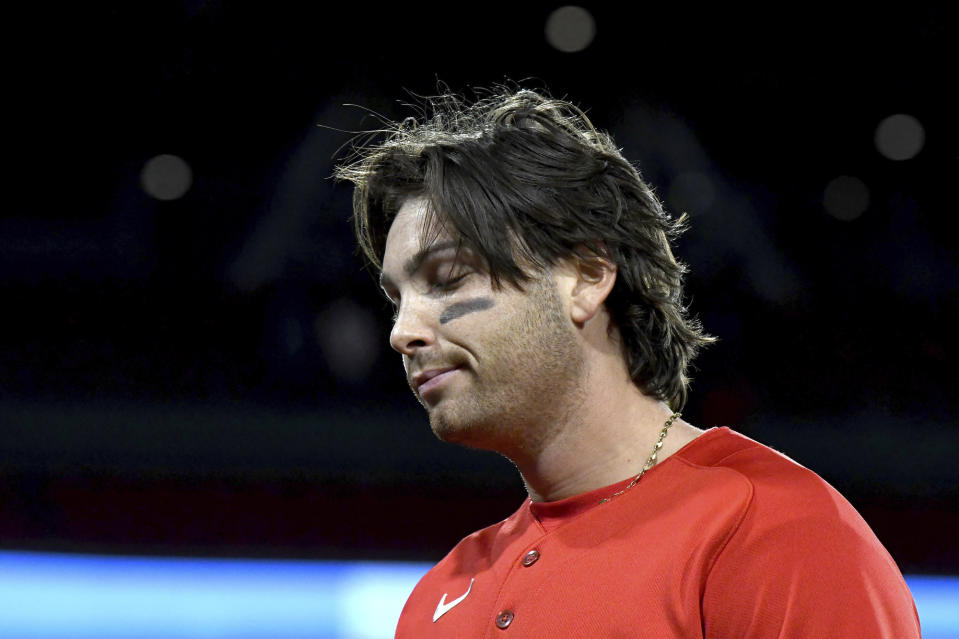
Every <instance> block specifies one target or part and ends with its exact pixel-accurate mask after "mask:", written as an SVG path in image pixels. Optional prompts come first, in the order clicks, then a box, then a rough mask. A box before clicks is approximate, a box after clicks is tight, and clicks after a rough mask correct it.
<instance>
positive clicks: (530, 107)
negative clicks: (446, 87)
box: [335, 90, 715, 410]
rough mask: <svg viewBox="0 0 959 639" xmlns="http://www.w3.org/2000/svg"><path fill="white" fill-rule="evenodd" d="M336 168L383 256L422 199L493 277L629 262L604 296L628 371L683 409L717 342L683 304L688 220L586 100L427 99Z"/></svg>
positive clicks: (367, 250) (532, 95)
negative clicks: (586, 108) (673, 210)
mask: <svg viewBox="0 0 959 639" xmlns="http://www.w3.org/2000/svg"><path fill="white" fill-rule="evenodd" d="M381 133H382V134H383V137H379V136H374V139H373V140H369V139H368V140H367V141H365V142H364V143H362V144H359V145H357V146H356V148H355V153H354V155H353V156H352V157H350V158H349V159H348V160H347V161H346V162H345V163H344V164H342V165H341V166H339V167H338V168H337V170H336V174H335V175H336V177H337V178H339V179H341V180H346V181H349V182H352V183H353V184H354V186H355V189H354V192H353V213H354V216H353V223H354V229H355V232H356V237H357V240H358V242H359V246H360V248H361V250H362V251H363V253H364V254H365V256H366V257H367V258H368V259H369V261H370V262H371V263H372V265H373V266H374V267H375V268H376V269H377V270H379V269H381V268H382V259H383V253H384V250H385V245H386V236H387V233H388V232H389V228H390V225H391V224H392V221H393V218H394V217H395V216H396V214H397V212H398V210H399V208H400V206H402V204H403V202H404V201H405V200H407V199H408V198H411V197H424V198H425V199H426V200H427V201H428V202H429V204H430V207H429V208H430V211H431V216H432V217H431V218H430V219H428V220H427V222H426V224H427V226H432V227H435V226H436V225H435V224H433V222H435V221H436V219H439V220H440V221H441V226H443V227H445V228H447V229H448V230H449V231H451V232H454V231H455V232H454V233H453V235H454V237H458V239H459V241H460V242H462V243H463V245H465V246H468V247H469V248H470V249H472V250H473V251H476V252H477V253H478V254H479V255H481V256H482V257H483V258H484V259H485V260H486V261H487V264H488V267H489V271H490V276H491V278H492V281H493V284H494V286H500V285H501V282H502V281H506V282H508V283H509V284H512V285H513V286H515V287H517V288H520V289H522V287H523V283H524V282H526V281H528V280H529V279H530V278H531V277H532V276H533V274H532V273H530V267H532V268H533V270H534V272H535V270H536V269H539V270H542V269H544V268H547V267H549V266H552V265H555V264H556V263H558V262H559V261H561V260H564V259H569V258H575V259H587V260H588V259H590V258H591V257H592V258H595V257H596V256H602V257H604V258H606V259H609V260H610V261H612V262H614V263H615V264H616V265H617V266H618V269H619V273H618V275H617V278H616V283H615V285H614V287H613V290H612V292H611V293H610V295H609V296H608V297H607V299H606V307H607V309H608V311H609V314H610V316H611V317H612V319H613V321H614V322H615V324H616V326H617V327H618V329H619V333H620V335H621V341H622V350H623V356H624V358H625V360H626V364H627V367H628V369H629V374H630V377H631V378H632V380H633V383H635V384H636V385H637V386H638V387H639V388H640V389H641V390H642V391H643V392H644V393H645V394H647V395H650V396H653V397H656V398H658V399H660V400H663V401H666V402H667V403H669V404H670V406H672V407H673V408H674V409H676V410H678V409H680V408H681V407H682V406H683V405H684V404H685V402H686V396H687V388H688V386H689V378H688V376H687V369H688V368H689V365H690V362H691V361H692V360H693V358H694V357H695V355H696V353H697V352H698V350H699V349H700V348H701V347H702V346H704V345H706V344H708V343H710V342H712V341H714V339H715V338H713V337H711V336H708V335H706V334H705V333H704V332H703V330H702V327H701V326H700V324H699V322H698V321H696V320H695V319H693V318H691V317H690V316H689V315H688V312H687V309H686V307H685V306H684V305H683V285H682V280H683V275H684V273H685V272H686V267H685V265H683V264H682V263H681V262H678V261H677V260H676V259H675V258H674V257H673V253H672V250H671V248H670V241H671V240H673V239H675V238H676V237H677V236H678V235H679V234H680V233H681V232H682V231H683V230H685V225H684V222H685V216H681V217H680V218H679V219H673V218H671V217H670V216H669V215H668V214H667V213H666V212H665V211H664V210H663V207H662V205H661V204H660V202H659V200H658V199H657V198H656V196H655V195H654V194H653V192H652V190H651V189H650V187H649V186H648V185H647V184H646V183H645V182H644V181H643V179H642V178H641V176H640V174H639V171H638V170H637V169H636V167H634V166H633V165H632V164H630V163H629V162H628V161H627V160H626V159H625V158H624V157H623V155H622V154H621V153H620V151H619V150H618V149H617V148H616V146H615V145H614V143H613V140H612V138H610V136H609V135H608V134H606V133H604V132H601V131H598V130H597V129H596V128H595V127H594V126H593V124H592V123H591V122H590V121H589V119H588V118H587V117H586V115H585V114H584V113H583V112H582V111H581V110H580V109H578V108H576V107H575V106H574V105H572V104H570V103H569V102H567V101H564V100H558V99H554V98H550V97H546V96H543V95H541V94H540V93H537V92H534V91H530V90H519V91H516V92H511V91H503V92H494V93H491V94H488V95H486V96H485V97H482V98H481V99H479V100H477V101H475V102H472V103H467V102H466V101H464V100H463V99H461V98H459V97H457V96H454V95H449V94H447V95H443V96H439V97H434V98H429V99H427V100H426V101H425V105H424V108H423V113H422V117H420V118H419V119H417V118H407V119H406V120H403V121H402V122H397V123H389V125H388V127H387V128H386V129H385V130H384V131H382V132H381Z"/></svg>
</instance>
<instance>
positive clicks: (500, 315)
mask: <svg viewBox="0 0 959 639" xmlns="http://www.w3.org/2000/svg"><path fill="white" fill-rule="evenodd" d="M425 215H426V207H425V201H424V200H422V199H419V198H415V199H410V200H407V201H406V202H405V203H404V204H403V206H402V207H401V208H400V210H399V212H398V214H397V216H396V219H395V220H394V221H393V225H392V226H391V227H390V232H389V235H388V236H387V241H386V251H385V253H384V256H383V274H382V277H381V283H382V286H383V290H384V291H385V292H386V295H387V296H388V297H389V298H390V299H391V300H392V301H393V303H394V304H395V305H396V307H397V315H396V319H395V323H394V325H393V331H392V332H391V334H390V344H391V345H392V347H393V348H394V349H395V350H397V351H398V352H400V353H401V354H402V355H403V365H404V368H405V369H406V374H407V379H408V381H409V383H410V387H411V388H412V389H413V392H414V393H415V394H416V397H417V399H419V401H420V403H421V404H423V406H424V407H425V408H426V410H427V411H428V412H429V415H430V425H431V426H432V428H433V431H434V432H435V433H436V435H437V436H438V437H440V438H441V439H444V440H447V441H455V442H459V443H462V444H465V445H469V446H474V447H477V448H489V449H493V450H499V451H500V452H504V453H507V452H508V451H509V450H510V449H512V448H515V447H516V446H518V445H519V446H523V447H529V446H531V445H535V444H536V440H540V439H542V438H543V437H546V436H547V435H548V433H547V432H546V431H545V430H544V428H543V427H542V422H543V421H545V420H549V419H551V418H555V417H556V416H555V415H553V413H554V412H555V411H556V409H557V408H558V407H559V406H564V405H566V401H567V399H569V397H570V396H572V395H575V393H576V388H577V386H578V383H579V382H580V381H581V379H580V376H581V375H582V370H583V358H582V352H581V350H580V345H579V343H578V342H577V337H576V335H575V333H574V330H573V325H572V323H571V322H570V321H569V318H568V313H567V312H566V310H565V309H564V305H563V303H562V300H561V299H560V298H559V296H558V294H557V292H556V289H555V286H554V285H553V282H552V280H551V279H550V278H549V276H548V274H543V275H542V277H541V278H538V279H537V280H535V281H533V282H529V283H527V284H526V286H525V290H524V291H519V290H516V289H515V288H514V287H511V286H509V285H505V286H503V287H502V288H500V289H494V288H493V286H492V283H491V281H490V277H489V274H488V272H487V270H486V264H485V262H484V260H483V259H482V258H481V257H480V256H478V255H475V254H474V253H473V252H471V251H470V250H469V249H466V248H463V249H460V250H457V247H456V242H455V240H454V239H453V238H451V237H450V235H449V234H447V233H445V232H443V231H440V232H439V233H438V234H435V235H436V237H435V239H432V238H431V241H430V243H429V244H428V245H426V246H424V233H428V232H429V229H425V228H424V225H423V221H424V216H425ZM431 235H434V234H431ZM431 235H430V236H427V237H431Z"/></svg>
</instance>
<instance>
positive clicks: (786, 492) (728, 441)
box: [676, 428, 865, 527]
mask: <svg viewBox="0 0 959 639" xmlns="http://www.w3.org/2000/svg"><path fill="white" fill-rule="evenodd" d="M676 457H677V458H679V461H681V462H683V463H685V464H688V465H690V466H693V467H697V468H700V469H706V468H709V469H716V470H719V471H720V473H719V474H718V475H719V476H720V477H724V478H725V483H729V484H734V485H736V486H737V488H738V492H739V493H741V494H742V497H743V498H744V499H745V500H746V502H747V503H746V510H747V511H748V514H749V515H751V516H753V517H756V516H761V517H762V518H763V519H764V520H768V521H778V520H782V521H795V520H796V519H804V518H809V517H824V518H826V519H828V520H831V521H834V522H836V523H840V522H843V521H844V522H845V523H846V524H848V525H852V526H854V527H856V526H859V525H860V524H861V525H865V522H863V521H862V518H861V517H859V514H858V513H857V512H856V511H855V509H854V508H853V507H852V505H851V504H850V503H849V502H848V501H847V500H846V499H845V498H844V497H843V496H842V495H840V494H839V492H838V491H836V490H835V489H834V488H833V487H832V486H830V485H829V484H828V483H827V482H826V481H825V480H824V479H822V478H821V477H820V476H819V475H817V474H816V473H814V472H813V471H811V470H809V469H808V468H805V467H804V466H802V465H800V464H798V463H797V462H795V461H793V460H792V459H790V458H789V457H787V456H786V455H783V454H782V453H780V452H778V451H776V450H773V449H772V448H770V447H768V446H765V445H763V444H760V443H759V442H757V441H754V440H752V439H750V438H748V437H746V436H744V435H740V434H739V433H736V432H733V431H731V430H730V429H728V428H717V429H713V430H711V431H708V432H706V433H705V434H704V435H702V436H701V437H700V438H699V439H697V440H695V441H694V442H693V443H692V444H691V445H690V446H687V447H686V448H684V449H682V450H681V451H679V452H678V453H677V454H676ZM722 471H725V472H722ZM720 481H722V480H720ZM850 518H851V519H850Z"/></svg>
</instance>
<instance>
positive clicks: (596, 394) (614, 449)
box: [504, 358, 702, 501]
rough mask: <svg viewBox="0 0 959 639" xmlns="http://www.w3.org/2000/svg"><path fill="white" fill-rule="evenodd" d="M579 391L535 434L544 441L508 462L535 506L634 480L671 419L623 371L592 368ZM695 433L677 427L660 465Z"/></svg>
mask: <svg viewBox="0 0 959 639" xmlns="http://www.w3.org/2000/svg"><path fill="white" fill-rule="evenodd" d="M615 361H617V362H621V360H618V358H616V360H615ZM594 364H595V362H594ZM582 390H583V392H581V393H577V394H576V395H575V397H572V398H568V399H570V403H571V405H569V406H565V407H564V410H562V411H550V416H549V418H548V419H549V421H550V423H548V424H546V423H543V424H540V425H539V428H538V429H536V430H537V431H538V432H540V433H544V432H548V433H549V435H548V436H547V437H545V438H543V439H542V440H541V441H538V442H535V443H534V444H532V445H530V444H529V443H526V445H524V446H523V447H519V448H518V449H514V450H512V451H509V454H508V455H507V456H508V457H510V458H511V459H512V461H513V462H514V463H515V464H516V466H517V468H518V469H519V471H520V473H521V474H522V476H523V481H524V483H525V484H526V489H527V492H528V493H529V496H530V498H531V499H532V500H533V501H555V500H558V499H564V498H566V497H571V496H574V495H579V494H582V493H585V492H589V491H591V490H595V489H597V488H602V487H603V486H609V485H611V484H614V483H616V482H618V481H622V480H624V479H628V478H630V477H635V476H636V475H638V474H639V473H640V471H641V470H642V469H643V466H644V465H645V464H646V462H647V460H648V459H649V457H650V455H651V453H652V452H653V450H654V447H655V445H656V442H657V441H658V440H659V435H660V433H661V431H662V429H663V426H664V424H665V423H666V421H667V420H668V419H669V418H670V416H671V415H672V414H673V411H672V410H671V409H670V408H669V406H668V405H667V404H666V403H665V402H662V401H659V400H657V399H655V398H652V397H649V396H648V395H645V394H643V393H642V391H640V390H639V388H637V387H636V385H635V384H633V383H632V381H631V380H630V379H629V377H628V375H627V374H626V372H625V370H624V369H623V367H622V365H621V364H620V365H618V366H611V367H606V368H605V369H604V367H602V366H595V365H594V366H591V370H590V374H589V375H587V376H586V381H585V383H584V385H583V389H582ZM527 432H529V431H527ZM700 434H702V431H701V430H699V429H697V428H694V427H693V426H691V425H690V424H688V423H686V422H684V421H682V420H681V419H677V420H675V422H674V423H673V425H672V427H671V428H670V429H669V432H668V434H667V436H666V438H665V439H664V440H663V446H662V448H661V449H660V450H659V452H658V455H657V463H661V462H662V461H663V460H664V459H666V458H668V457H669V456H670V455H672V454H673V453H675V452H677V451H678V450H679V449H680V448H682V447H683V446H685V445H686V444H687V443H689V442H691V441H692V440H693V439H695V438H696V437H697V436H699V435H700ZM504 452H505V451H504Z"/></svg>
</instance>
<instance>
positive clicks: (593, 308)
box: [569, 255, 617, 325]
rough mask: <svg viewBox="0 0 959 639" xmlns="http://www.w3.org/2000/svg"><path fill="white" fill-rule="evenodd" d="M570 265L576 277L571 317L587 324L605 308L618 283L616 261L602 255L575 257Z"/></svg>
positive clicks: (571, 296) (577, 321)
mask: <svg viewBox="0 0 959 639" xmlns="http://www.w3.org/2000/svg"><path fill="white" fill-rule="evenodd" d="M569 267H571V273H570V274H571V275H573V276H574V277H575V283H574V284H573V287H572V290H571V292H570V318H571V319H572V320H573V321H574V322H576V323H577V324H580V325H582V324H585V323H586V322H588V321H589V320H591V319H593V317H595V316H596V314H597V313H599V312H600V310H602V308H603V303H604V302H605V301H606V298H607V297H609V293H610V291H612V290H613V285H614V284H616V274H617V267H616V264H615V263H614V262H611V261H610V260H609V259H607V258H605V257H602V256H600V255H590V256H588V257H582V258H578V257H574V258H573V259H572V260H571V262H570V264H569Z"/></svg>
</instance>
